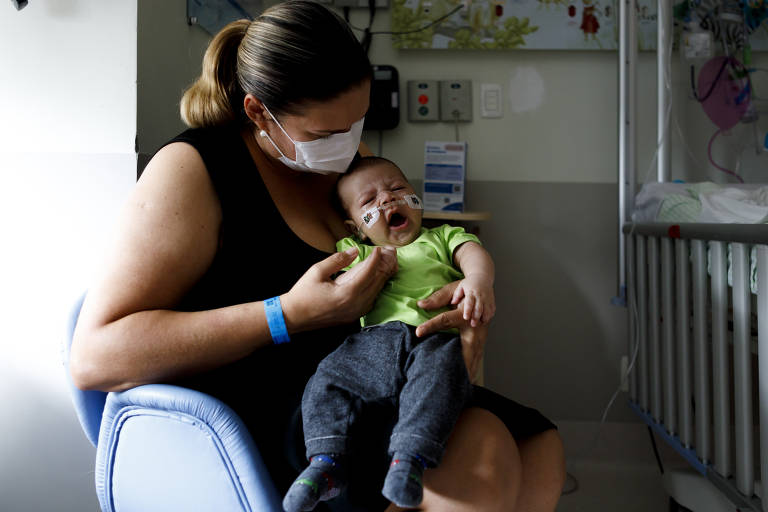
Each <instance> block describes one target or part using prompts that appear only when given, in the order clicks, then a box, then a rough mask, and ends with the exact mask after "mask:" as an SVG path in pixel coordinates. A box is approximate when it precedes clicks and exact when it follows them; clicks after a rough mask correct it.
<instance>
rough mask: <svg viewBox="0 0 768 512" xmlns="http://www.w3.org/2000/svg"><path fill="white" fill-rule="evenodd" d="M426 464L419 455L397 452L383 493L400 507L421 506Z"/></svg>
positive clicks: (385, 481) (385, 480)
mask: <svg viewBox="0 0 768 512" xmlns="http://www.w3.org/2000/svg"><path fill="white" fill-rule="evenodd" d="M425 468H426V463H425V462H424V459H422V458H421V457H419V456H418V455H410V454H407V453H403V452H395V454H394V456H393V457H392V464H391V465H390V466H389V472H387V478H385V479H384V489H382V491H381V493H382V494H383V495H384V496H385V497H386V498H387V499H388V500H389V501H391V502H392V503H394V504H395V505H397V506H398V507H404V508H412V507H417V506H419V504H421V499H422V497H423V494H424V491H423V488H422V484H421V479H422V476H423V475H424V469H425Z"/></svg>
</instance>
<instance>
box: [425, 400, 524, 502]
mask: <svg viewBox="0 0 768 512" xmlns="http://www.w3.org/2000/svg"><path fill="white" fill-rule="evenodd" d="M520 485H521V462H520V454H519V452H518V450H517V446H516V444H515V441H514V439H513V438H512V436H511V435H510V433H509V431H508V430H507V428H506V427H505V426H504V424H503V423H502V422H501V421H500V420H499V419H498V418H497V417H496V416H494V415H493V414H491V413H490V412H488V411H486V410H484V409H468V410H467V411H465V412H464V413H463V414H462V416H461V418H460V419H459V421H458V422H457V424H456V427H455V428H454V431H453V434H452V435H451V438H450V439H449V440H448V445H447V448H446V451H445V456H444V458H443V462H442V463H441V465H440V467H439V468H437V469H435V470H432V471H429V472H427V474H426V475H425V495H424V508H423V510H440V511H442V510H451V511H463V510H467V511H473V512H480V511H488V512H491V511H494V512H495V511H509V510H512V509H513V507H514V505H515V503H516V502H517V497H518V493H519V490H520Z"/></svg>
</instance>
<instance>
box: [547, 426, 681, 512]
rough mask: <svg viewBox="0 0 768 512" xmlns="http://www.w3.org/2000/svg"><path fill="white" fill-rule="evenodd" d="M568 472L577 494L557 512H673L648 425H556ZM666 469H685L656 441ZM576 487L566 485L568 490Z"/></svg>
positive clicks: (566, 498) (567, 498) (565, 500)
mask: <svg viewBox="0 0 768 512" xmlns="http://www.w3.org/2000/svg"><path fill="white" fill-rule="evenodd" d="M558 426H559V428H560V434H561V435H562V437H563V442H564V444H565V452H566V459H567V469H568V472H569V473H570V474H571V475H573V476H574V477H575V478H576V480H577V481H578V488H577V489H576V490H575V491H574V492H572V493H570V494H567V495H564V496H563V497H562V498H561V499H560V503H559V504H558V507H557V512H603V511H622V512H648V511H654V512H655V511H659V512H665V511H667V510H669V508H668V507H669V497H668V496H667V494H666V492H665V491H664V488H663V486H662V478H661V473H660V471H659V467H658V464H657V462H656V459H655V457H654V455H653V448H652V445H651V441H650V438H649V435H648V431H647V429H646V427H645V425H643V424H640V423H607V424H605V425H603V427H602V428H600V429H599V435H598V427H599V425H598V424H597V423H589V422H558ZM656 442H657V445H658V447H659V450H660V453H661V458H662V462H663V463H664V466H665V468H667V469H671V468H677V467H685V466H686V464H685V462H684V461H683V460H682V459H681V458H680V457H679V456H677V454H676V453H675V452H674V451H672V450H671V449H669V448H667V447H666V445H664V443H663V441H661V440H660V439H658V438H657V439H656ZM570 486H572V482H570V481H569V482H567V484H566V488H569V487H570Z"/></svg>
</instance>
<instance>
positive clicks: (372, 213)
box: [362, 194, 424, 227]
mask: <svg viewBox="0 0 768 512" xmlns="http://www.w3.org/2000/svg"><path fill="white" fill-rule="evenodd" d="M401 204H405V205H408V207H409V208H413V209H414V210H423V209H424V206H423V205H422V203H421V199H419V196H417V195H416V194H408V195H405V196H403V198H402V199H398V200H397V201H390V202H389V203H387V204H384V205H381V206H376V207H374V208H371V209H369V210H366V211H365V213H364V214H363V216H362V219H363V224H365V227H370V226H373V225H374V224H376V221H377V220H379V217H380V216H381V213H380V212H382V211H384V210H386V209H387V208H391V207H393V206H398V205H401Z"/></svg>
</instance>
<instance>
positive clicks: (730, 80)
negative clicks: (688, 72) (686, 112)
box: [697, 57, 750, 130]
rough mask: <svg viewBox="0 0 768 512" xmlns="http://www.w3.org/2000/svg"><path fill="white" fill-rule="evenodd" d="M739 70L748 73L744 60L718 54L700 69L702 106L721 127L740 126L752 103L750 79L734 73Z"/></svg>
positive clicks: (726, 128)
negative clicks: (750, 102)
mask: <svg viewBox="0 0 768 512" xmlns="http://www.w3.org/2000/svg"><path fill="white" fill-rule="evenodd" d="M737 72H738V73H739V74H746V70H745V69H744V66H743V65H742V64H741V62H739V61H738V60H736V59H734V58H733V57H715V58H713V59H710V60H709V61H708V62H707V63H706V64H704V67H702V68H701V72H700V73H699V83H698V86H697V89H698V91H697V92H698V96H699V101H701V107H702V108H703V109H704V112H705V113H706V114H707V116H708V117H709V118H710V119H711V120H712V122H713V123H715V125H717V127H718V128H720V129H721V130H729V129H731V128H733V127H734V126H736V125H737V124H738V123H739V121H740V120H741V118H742V117H744V113H745V112H746V111H747V108H748V107H749V100H750V90H749V86H748V83H749V82H748V80H747V78H746V77H742V78H737V77H736V76H734V75H735V74H736V73H737ZM713 84H714V85H713Z"/></svg>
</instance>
